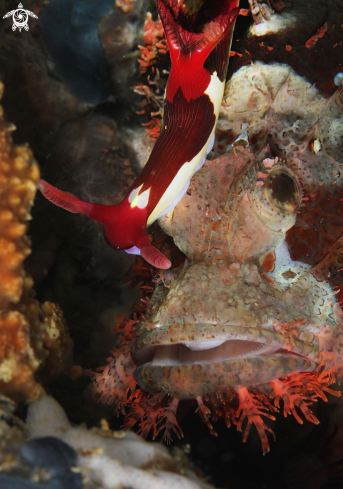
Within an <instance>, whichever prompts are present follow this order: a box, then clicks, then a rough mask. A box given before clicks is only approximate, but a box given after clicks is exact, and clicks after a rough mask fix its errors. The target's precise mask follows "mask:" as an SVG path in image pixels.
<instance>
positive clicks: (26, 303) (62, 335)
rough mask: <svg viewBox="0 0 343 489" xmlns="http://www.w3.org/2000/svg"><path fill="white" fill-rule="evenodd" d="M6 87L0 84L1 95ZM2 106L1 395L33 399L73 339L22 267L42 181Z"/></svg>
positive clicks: (55, 370) (59, 368) (61, 363)
mask: <svg viewBox="0 0 343 489" xmlns="http://www.w3.org/2000/svg"><path fill="white" fill-rule="evenodd" d="M2 90H3V85H1V84H0V95H1V94H2ZM10 132H11V130H10V126H9V125H7V124H6V122H5V120H4V118H3V112H2V107H0V181H1V191H0V311H1V315H0V393H1V394H4V395H7V396H9V397H11V398H13V399H15V400H30V399H34V398H36V397H37V396H38V395H39V394H40V392H41V385H40V384H39V383H38V382H37V380H36V378H35V374H36V372H37V370H38V369H39V367H40V366H41V365H42V364H43V363H44V361H45V360H46V361H47V364H46V366H47V365H48V364H49V368H48V369H47V370H46V371H45V372H44V374H42V376H44V377H45V379H46V380H48V379H49V380H52V379H54V378H56V376H58V375H59V374H60V373H61V372H62V371H63V370H64V368H65V365H66V361H67V359H70V355H71V346H72V343H71V340H70V337H69V334H68V331H67V329H66V326H65V323H64V321H63V316H62V313H61V311H60V309H59V308H58V306H56V305H55V304H51V303H49V302H46V303H45V304H43V305H40V304H39V303H38V302H37V301H36V300H34V294H33V292H32V280H31V279H30V277H26V276H25V272H24V268H23V262H24V260H25V258H26V257H27V255H28V254H29V253H30V243H29V240H28V238H27V237H26V236H25V233H26V230H27V221H28V219H30V209H31V206H32V203H33V198H34V196H35V193H36V189H37V183H38V179H39V170H38V165H37V163H36V162H35V160H34V158H33V156H32V153H31V151H30V150H29V148H27V147H25V146H21V147H16V146H14V145H13V143H12V138H11V134H10Z"/></svg>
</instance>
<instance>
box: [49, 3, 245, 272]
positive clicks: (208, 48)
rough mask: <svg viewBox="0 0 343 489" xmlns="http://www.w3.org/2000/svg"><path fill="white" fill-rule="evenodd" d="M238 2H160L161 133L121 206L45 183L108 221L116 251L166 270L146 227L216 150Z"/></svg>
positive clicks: (77, 208)
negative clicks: (165, 50) (166, 68)
mask: <svg viewBox="0 0 343 489" xmlns="http://www.w3.org/2000/svg"><path fill="white" fill-rule="evenodd" d="M238 2H239V0H223V1H219V0H216V1H214V0H212V1H211V2H209V1H207V2H204V4H203V6H202V7H201V9H200V10H199V11H198V12H197V13H196V14H195V15H193V16H191V15H189V14H188V13H187V11H186V9H185V5H184V4H183V2H181V1H178V0H158V1H157V7H158V11H159V15H160V18H161V21H162V24H163V27H164V31H165V35H166V39H167V43H168V47H169V51H170V57H171V70H170V75H169V79H168V83H167V87H166V93H165V100H164V116H163V122H162V130H161V133H160V136H159V138H158V139H157V141H156V144H155V146H154V148H153V150H152V152H151V155H150V157H149V159H148V161H147V163H146V165H145V167H144V169H143V170H142V172H141V174H140V175H139V177H138V178H137V179H136V181H135V182H134V184H133V185H132V187H131V188H130V190H129V192H128V194H127V196H126V198H125V199H124V200H123V202H122V203H121V204H119V205H116V206H114V205H103V204H96V203H89V202H85V201H82V200H81V199H79V198H77V197H75V196H74V195H72V194H69V193H67V192H63V191H62V190H59V189H57V188H55V187H53V186H52V185H50V184H48V183H47V182H45V181H44V180H41V184H40V190H41V192H42V193H43V195H44V196H45V197H46V198H47V199H48V200H50V201H51V202H53V203H54V204H56V205H57V206H60V207H63V208H64V209H66V210H68V211H69V212H72V213H82V214H85V215H86V216H88V217H90V218H91V219H94V220H96V221H98V222H100V223H102V224H103V225H104V233H105V238H106V240H107V242H108V243H109V244H110V245H111V246H112V247H113V248H116V249H124V250H126V251H127V252H128V253H134V254H141V255H142V256H143V257H144V258H145V259H146V260H147V262H149V263H150V264H151V265H153V266H155V267H158V268H161V269H166V268H169V267H170V266H171V263H170V261H169V260H168V259H167V258H166V257H165V256H164V255H163V254H162V253H161V252H160V251H159V250H157V248H155V247H154V246H153V245H152V244H151V243H150V240H149V238H148V235H147V233H146V227H147V226H149V225H150V224H152V223H153V222H154V221H155V220H156V219H158V218H159V217H161V216H163V215H164V214H166V213H168V212H169V211H170V210H172V209H173V208H174V207H175V206H176V205H177V203H178V202H179V201H180V200H181V198H182V197H183V195H184V194H185V192H186V190H187V189H188V186H189V182H190V179H191V177H192V176H193V174H194V173H195V172H196V171H197V170H199V169H200V168H201V166H202V165H203V163H204V161H205V159H206V155H207V154H208V153H209V151H210V150H211V148H212V146H213V142H214V131H215V127H216V123H217V119H218V115H219V110H220V106H221V101H222V97H223V92H224V86H225V77H226V71H227V66H228V56H229V49H230V44H231V40H232V33H233V28H234V24H235V20H236V18H237V15H238Z"/></svg>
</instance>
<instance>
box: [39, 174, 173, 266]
mask: <svg viewBox="0 0 343 489" xmlns="http://www.w3.org/2000/svg"><path fill="white" fill-rule="evenodd" d="M39 189H40V191H41V192H42V194H43V195H44V197H45V198H46V199H48V200H49V201H50V202H52V203H53V204H55V205H57V206H58V207H62V208H63V209H66V210H67V211H69V212H72V213H73V214H85V215H86V216H88V217H90V218H91V219H94V220H95V221H98V222H100V223H101V224H103V226H104V234H105V239H106V240H107V242H108V244H109V245H110V246H112V247H114V248H116V249H123V250H125V251H126V250H127V251H128V253H130V254H141V255H142V257H143V258H145V260H146V261H147V262H148V263H150V265H152V266H154V267H156V268H160V269H163V270H165V269H167V268H170V267H171V262H170V261H169V260H168V258H166V257H165V256H164V255H163V254H162V253H161V252H160V251H159V250H158V249H157V248H155V247H154V246H153V245H152V244H151V243H150V240H149V237H148V235H147V234H146V232H145V223H146V212H144V209H140V208H139V206H136V208H135V209H133V211H132V212H131V213H128V212H127V209H128V208H130V202H129V201H128V199H125V200H124V201H123V202H122V203H121V204H119V205H117V206H112V205H108V206H106V205H101V204H91V203H89V202H85V201H83V200H81V199H79V198H78V197H76V196H75V195H73V194H70V193H69V192H64V191H63V190H59V189H58V188H56V187H54V186H53V185H50V184H49V183H47V182H46V181H45V180H40V182H39ZM114 210H115V212H113V211H114Z"/></svg>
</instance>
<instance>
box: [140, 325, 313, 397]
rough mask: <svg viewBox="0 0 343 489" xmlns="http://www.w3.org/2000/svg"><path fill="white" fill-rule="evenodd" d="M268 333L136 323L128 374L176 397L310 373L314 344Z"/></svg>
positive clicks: (232, 327)
mask: <svg viewBox="0 0 343 489" xmlns="http://www.w3.org/2000/svg"><path fill="white" fill-rule="evenodd" d="M311 340H312V341H310V337H308V338H305V339H302V340H299V339H298V338H292V342H290V340H289V338H287V337H286V336H284V335H282V334H280V333H276V332H274V331H271V330H268V329H263V328H253V327H243V326H239V325H219V324H188V325H187V324H183V325H173V326H172V327H171V326H161V325H159V324H151V323H150V324H149V323H140V325H139V327H138V336H137V339H136V341H135V343H134V346H133V351H132V355H133V358H134V360H135V362H136V364H137V366H138V367H137V369H136V370H135V373H134V376H135V379H136V381H137V382H138V383H139V385H140V386H141V387H142V388H143V389H144V390H147V391H148V392H151V393H157V392H164V393H166V394H169V395H171V396H175V397H178V398H179V399H186V398H194V397H197V396H202V395H204V394H211V393H213V392H218V391H224V390H225V389H227V388H228V387H235V388H237V387H240V386H251V385H257V384H262V383H266V382H269V381H271V380H273V379H275V378H279V377H282V376H284V375H288V374H290V373H292V372H297V371H304V372H305V371H314V370H316V368H317V366H318V363H319V361H320V359H319V354H318V344H317V343H316V341H313V338H312V337H311Z"/></svg>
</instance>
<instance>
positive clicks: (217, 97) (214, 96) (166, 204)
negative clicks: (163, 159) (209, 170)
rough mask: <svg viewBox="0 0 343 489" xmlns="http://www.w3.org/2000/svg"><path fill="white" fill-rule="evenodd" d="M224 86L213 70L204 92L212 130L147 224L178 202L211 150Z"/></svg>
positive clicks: (175, 179) (174, 179) (183, 166)
mask: <svg viewBox="0 0 343 489" xmlns="http://www.w3.org/2000/svg"><path fill="white" fill-rule="evenodd" d="M224 87H225V82H221V81H220V80H219V78H218V76H217V73H216V72H214V73H213V75H211V81H210V83H209V84H208V87H207V88H206V90H205V92H204V93H205V94H206V95H208V97H209V98H210V100H211V102H212V103H213V112H214V114H215V116H216V121H215V124H214V127H213V130H212V132H211V134H210V136H209V138H208V140H207V141H206V143H205V144H204V146H203V147H202V149H201V151H199V153H198V154H197V155H196V156H194V158H193V159H192V160H191V161H186V162H185V163H184V164H183V165H182V167H181V168H180V170H179V171H178V172H177V174H176V175H175V177H174V178H173V180H172V181H171V183H170V184H169V186H168V188H167V189H166V191H165V192H164V194H163V195H162V197H161V199H160V200H159V202H158V204H157V206H156V207H155V209H154V210H153V211H152V213H151V214H150V216H149V217H148V220H147V225H148V226H149V225H150V224H152V223H153V222H154V221H155V220H156V219H158V218H159V217H162V216H164V215H165V214H167V212H170V211H171V210H172V209H174V207H175V206H176V205H177V204H178V203H179V202H180V200H181V199H182V197H183V196H184V195H185V193H186V192H187V189H188V186H189V182H190V179H191V178H192V176H193V175H194V173H195V172H197V171H198V170H200V168H201V167H202V165H203V164H204V163H205V160H206V156H207V155H208V153H209V152H210V151H211V149H212V146H213V143H214V131H215V128H216V125H217V120H218V116H219V112H220V107H221V103H222V99H223V94H224ZM180 189H181V190H180Z"/></svg>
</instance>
